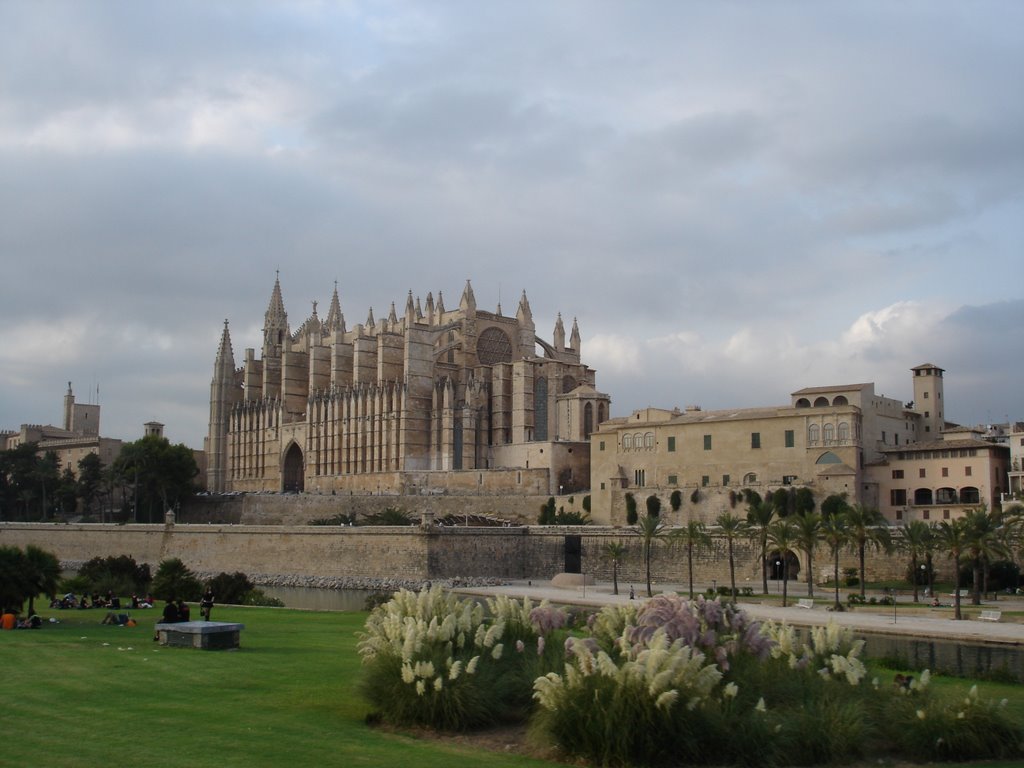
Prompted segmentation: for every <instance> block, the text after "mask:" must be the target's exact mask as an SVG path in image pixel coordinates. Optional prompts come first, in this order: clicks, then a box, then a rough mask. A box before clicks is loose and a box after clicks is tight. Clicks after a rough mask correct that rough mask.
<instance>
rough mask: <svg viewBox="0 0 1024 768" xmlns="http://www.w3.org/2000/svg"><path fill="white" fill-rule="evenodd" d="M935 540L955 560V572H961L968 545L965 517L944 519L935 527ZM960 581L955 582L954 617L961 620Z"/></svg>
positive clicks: (939, 547) (940, 548)
mask: <svg viewBox="0 0 1024 768" xmlns="http://www.w3.org/2000/svg"><path fill="white" fill-rule="evenodd" d="M935 542H936V544H937V546H938V549H939V550H941V551H943V552H945V553H946V555H947V557H949V559H950V560H952V561H953V573H956V574H959V572H960V558H961V556H962V555H963V553H964V550H965V549H966V548H967V546H968V535H967V523H966V521H965V520H964V519H963V518H960V519H959V520H943V521H942V522H941V523H939V525H938V527H937V528H936V529H935ZM959 586H960V585H959V583H957V582H954V584H953V618H954V619H956V620H957V621H960V620H961V619H962V618H963V615H962V613H961V612H960V589H959Z"/></svg>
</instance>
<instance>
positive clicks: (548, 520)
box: [537, 496, 557, 525]
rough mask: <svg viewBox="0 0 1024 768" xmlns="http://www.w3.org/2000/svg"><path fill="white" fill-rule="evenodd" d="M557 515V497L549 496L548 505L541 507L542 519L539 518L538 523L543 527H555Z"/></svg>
mask: <svg viewBox="0 0 1024 768" xmlns="http://www.w3.org/2000/svg"><path fill="white" fill-rule="evenodd" d="M556 517H557V513H556V512H555V497H554V496H548V500H547V502H546V503H544V504H542V505H541V507H540V517H539V518H537V522H538V523H540V524H541V525H554V524H555V518H556Z"/></svg>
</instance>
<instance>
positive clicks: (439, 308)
mask: <svg viewBox="0 0 1024 768" xmlns="http://www.w3.org/2000/svg"><path fill="white" fill-rule="evenodd" d="M437 314H438V315H440V317H438V320H439V321H440V322H442V323H443V322H444V317H443V315H444V296H442V295H441V292H440V291H438V292H437Z"/></svg>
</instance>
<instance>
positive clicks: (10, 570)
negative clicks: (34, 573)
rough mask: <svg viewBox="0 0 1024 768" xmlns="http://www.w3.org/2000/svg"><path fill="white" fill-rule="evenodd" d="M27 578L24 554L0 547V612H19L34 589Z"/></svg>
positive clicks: (15, 548)
mask: <svg viewBox="0 0 1024 768" xmlns="http://www.w3.org/2000/svg"><path fill="white" fill-rule="evenodd" d="M28 576H29V572H28V563H27V560H26V557H25V553H24V552H22V551H21V550H20V549H19V548H18V547H0V610H2V609H4V608H13V609H16V610H19V611H20V610H21V606H22V603H24V602H25V600H27V599H28V597H29V596H30V595H31V594H32V591H33V589H34V587H33V586H32V584H31V582H30V580H29V578H28Z"/></svg>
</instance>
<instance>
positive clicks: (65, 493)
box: [55, 467, 78, 515]
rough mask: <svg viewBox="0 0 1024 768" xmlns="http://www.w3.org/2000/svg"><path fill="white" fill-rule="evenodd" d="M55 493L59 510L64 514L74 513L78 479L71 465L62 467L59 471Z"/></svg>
mask: <svg viewBox="0 0 1024 768" xmlns="http://www.w3.org/2000/svg"><path fill="white" fill-rule="evenodd" d="M55 495H56V500H57V504H58V505H59V506H60V511H61V512H63V513H64V514H65V515H72V514H74V512H75V508H76V507H77V506H78V481H77V480H76V479H75V473H74V470H72V469H71V467H64V471H63V472H61V473H60V481H59V482H58V484H57V488H56V489H55Z"/></svg>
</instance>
